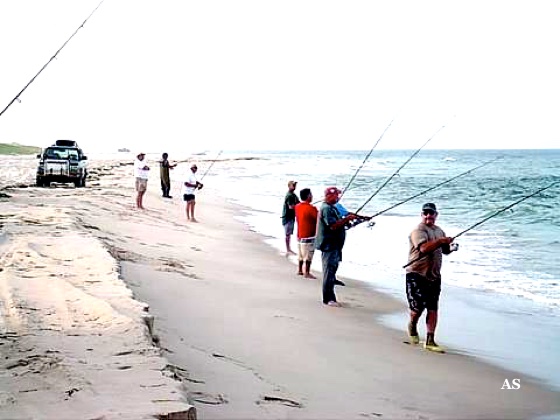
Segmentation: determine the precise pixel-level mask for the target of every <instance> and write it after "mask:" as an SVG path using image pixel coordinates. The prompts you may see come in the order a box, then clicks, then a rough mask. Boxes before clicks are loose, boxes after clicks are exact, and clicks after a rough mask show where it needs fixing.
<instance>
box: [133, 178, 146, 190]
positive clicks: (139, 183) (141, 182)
mask: <svg viewBox="0 0 560 420" xmlns="http://www.w3.org/2000/svg"><path fill="white" fill-rule="evenodd" d="M147 189H148V180H147V179H144V178H136V191H138V192H146V190H147Z"/></svg>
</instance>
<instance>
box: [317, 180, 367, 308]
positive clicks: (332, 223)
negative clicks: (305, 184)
mask: <svg viewBox="0 0 560 420" xmlns="http://www.w3.org/2000/svg"><path fill="white" fill-rule="evenodd" d="M340 193H341V191H340V190H339V189H338V188H336V187H329V188H327V189H326V190H325V201H324V202H323V204H322V205H321V210H320V211H319V217H318V222H317V237H316V238H315V248H316V249H319V250H320V251H321V260H322V263H323V303H324V304H325V305H329V306H340V304H339V303H338V302H337V300H336V295H335V293H334V286H335V285H336V284H338V285H341V286H343V285H344V283H342V282H340V281H338V280H337V279H336V271H337V270H338V264H339V263H340V261H342V248H343V247H344V241H345V240H346V229H345V228H346V226H348V225H349V224H350V222H351V221H352V220H358V219H365V220H367V219H368V218H367V217H364V216H358V215H357V214H354V213H348V214H347V215H346V216H344V217H342V216H341V215H340V212H339V210H338V209H337V208H336V203H337V202H338V198H339V195H340Z"/></svg>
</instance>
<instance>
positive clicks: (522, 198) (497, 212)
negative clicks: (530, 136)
mask: <svg viewBox="0 0 560 420" xmlns="http://www.w3.org/2000/svg"><path fill="white" fill-rule="evenodd" d="M556 184H560V181H555V182H553V183H552V184H549V185H548V186H546V187H543V188H540V189H538V190H537V191H535V192H534V193H532V194H529V195H526V196H524V197H521V198H520V199H519V200H516V201H514V202H513V203H511V204H509V205H507V206H505V207H503V208H501V209H500V210H498V211H496V212H494V213H492V214H491V215H490V216H487V217H485V218H484V219H482V220H480V221H479V222H476V223H475V224H474V225H472V226H469V227H468V228H466V229H465V230H463V231H461V232H459V233H458V234H457V235H455V236H452V237H451V242H453V241H454V240H455V239H457V238H458V237H459V236H462V235H464V234H465V233H467V232H469V231H471V230H473V229H474V228H475V227H477V226H480V225H481V224H483V223H485V222H487V221H488V220H490V219H492V218H494V217H496V216H497V215H498V214H500V213H503V212H504V211H507V210H509V209H511V208H512V207H514V206H516V205H518V204H519V203H522V202H523V201H525V200H528V199H529V198H531V197H534V196H535V195H537V194H539V193H541V192H543V191H545V190H548V189H549V188H552V187H554V186H555V185H556ZM428 255H429V254H426V255H423V256H420V257H418V258H415V259H414V260H412V261H409V262H408V263H407V264H405V265H403V268H406V267H408V266H409V265H411V264H413V263H415V262H416V261H419V260H421V259H422V258H426V257H427V256H428Z"/></svg>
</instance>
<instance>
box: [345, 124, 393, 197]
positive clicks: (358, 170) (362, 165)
mask: <svg viewBox="0 0 560 420" xmlns="http://www.w3.org/2000/svg"><path fill="white" fill-rule="evenodd" d="M393 121H395V119H394V118H393V119H392V120H391V122H390V123H389V125H388V126H387V127H385V130H383V133H381V136H379V138H378V139H377V141H376V142H375V144H374V145H373V147H372V148H371V150H370V151H369V153H368V154H367V155H366V157H365V158H364V161H363V162H362V164H361V165H360V166H359V168H358V169H356V172H354V175H353V176H352V178H350V181H348V184H346V187H344V189H343V190H342V193H341V194H340V197H339V198H338V200H339V201H340V200H342V196H343V195H344V193H345V192H346V191H347V190H348V188H349V187H350V185H351V184H352V182H353V181H354V179H356V176H357V175H358V172H360V171H361V170H362V168H363V167H364V164H365V163H366V161H367V160H368V159H369V157H370V156H371V154H372V152H373V151H374V149H375V148H376V147H377V145H378V144H379V142H380V141H381V139H382V138H383V136H384V135H385V133H386V132H387V130H388V129H389V127H391V124H393Z"/></svg>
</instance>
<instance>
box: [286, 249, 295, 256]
mask: <svg viewBox="0 0 560 420" xmlns="http://www.w3.org/2000/svg"><path fill="white" fill-rule="evenodd" d="M286 255H297V254H296V253H295V252H294V251H292V250H291V249H288V252H286Z"/></svg>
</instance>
